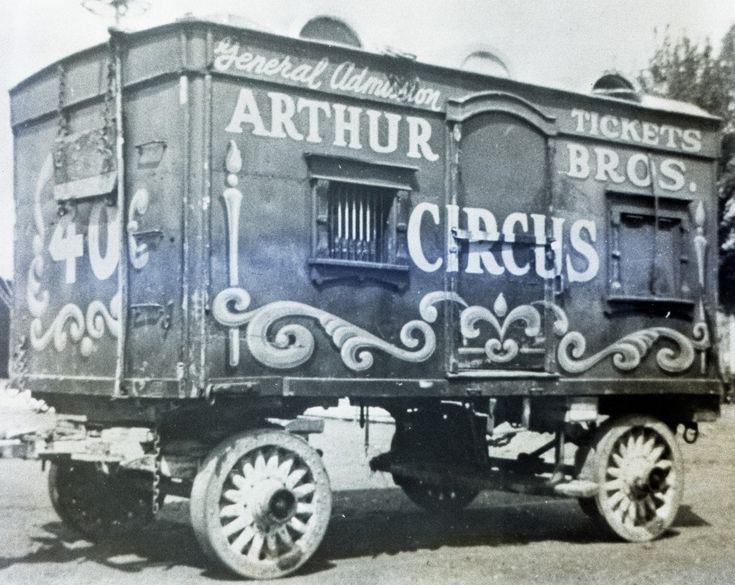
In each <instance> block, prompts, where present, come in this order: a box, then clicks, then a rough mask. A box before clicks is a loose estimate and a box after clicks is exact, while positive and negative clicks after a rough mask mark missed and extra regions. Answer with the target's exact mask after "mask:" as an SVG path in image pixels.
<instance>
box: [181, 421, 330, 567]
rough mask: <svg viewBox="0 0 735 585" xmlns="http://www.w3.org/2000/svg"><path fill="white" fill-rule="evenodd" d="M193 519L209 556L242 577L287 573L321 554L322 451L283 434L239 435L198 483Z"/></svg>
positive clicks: (214, 455)
mask: <svg viewBox="0 0 735 585" xmlns="http://www.w3.org/2000/svg"><path fill="white" fill-rule="evenodd" d="M190 508H191V521H192V526H193V528H194V534H195V535H196V537H197V540H198V541H199V543H200V545H201V546H202V549H203V550H204V552H205V553H206V554H207V555H208V556H209V557H210V558H212V559H213V560H215V561H217V562H219V563H221V564H222V565H224V566H225V567H227V568H228V569H230V570H231V571H233V572H235V573H237V574H239V575H242V576H244V577H249V578H255V579H269V578H275V577H282V576H284V575H287V574H289V573H291V572H293V571H295V570H296V569H298V568H299V567H300V566H301V565H302V564H304V563H305V562H306V561H307V560H308V559H309V558H310V557H311V556H312V555H313V554H314V552H315V551H316V549H317V547H318V546H319V544H320V543H321V540H322V538H323V537H324V533H325V532H326V530H327V524H328V523H329V517H330V514H331V509H332V493H331V489H330V486H329V477H328V476H327V472H326V470H325V469H324V464H323V463H322V460H321V458H320V456H319V454H318V453H317V452H316V451H315V450H314V449H312V448H311V447H310V446H309V445H308V443H306V441H304V440H303V439H301V438H299V437H296V436H294V435H291V434H289V433H286V432H284V431H280V430H256V431H248V432H245V433H241V434H239V435H235V436H233V437H231V438H229V439H227V440H225V441H224V442H222V443H221V444H220V445H218V446H217V447H215V448H214V449H213V450H212V452H211V453H210V454H209V455H208V456H207V458H206V459H205V461H204V463H203V465H202V468H201V471H200V472H199V474H198V475H197V476H196V479H195V480H194V486H193V489H192V493H191V504H190Z"/></svg>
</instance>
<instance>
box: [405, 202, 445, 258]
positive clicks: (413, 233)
mask: <svg viewBox="0 0 735 585" xmlns="http://www.w3.org/2000/svg"><path fill="white" fill-rule="evenodd" d="M424 214H429V215H430V216H431V219H433V220H434V223H435V224H436V225H439V206H438V205H436V204H434V203H427V202H421V203H419V204H418V205H416V207H414V209H413V211H412V212H411V216H410V217H409V218H408V228H407V229H406V238H407V240H408V254H409V256H410V257H411V260H413V263H414V264H415V265H416V266H417V268H418V269H419V270H423V271H424V272H436V271H437V270H439V268H441V265H442V259H441V258H435V259H434V260H433V261H429V260H428V259H427V258H426V255H425V254H424V249H423V247H422V246H421V222H422V220H423V216H424Z"/></svg>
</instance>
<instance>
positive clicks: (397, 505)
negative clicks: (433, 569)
mask: <svg viewBox="0 0 735 585" xmlns="http://www.w3.org/2000/svg"><path fill="white" fill-rule="evenodd" d="M188 511H189V510H188V503H187V502H186V501H182V500H178V501H173V502H170V503H168V504H167V505H166V506H165V507H164V508H163V510H162V513H161V516H160V517H159V519H158V520H157V521H156V522H155V523H153V524H152V525H151V526H150V527H149V528H147V529H145V530H142V531H140V532H139V533H137V534H135V536H134V538H128V539H123V540H116V541H113V542H106V543H98V544H92V543H89V542H86V541H84V540H80V539H79V537H78V535H76V534H75V533H74V532H73V531H72V530H71V529H69V528H67V527H66V526H64V525H63V524H61V522H50V523H47V524H45V525H44V526H42V528H43V530H44V531H45V534H44V535H42V536H40V537H36V538H34V539H33V548H34V552H32V553H29V554H27V555H23V556H19V557H16V558H12V557H0V569H3V568H6V567H9V566H10V565H15V564H31V563H50V564H53V563H78V562H94V563H99V564H101V565H104V566H106V567H110V568H113V569H116V570H119V571H123V572H139V571H142V570H144V569H147V568H149V567H156V566H158V567H164V568H172V567H176V566H190V567H193V568H196V569H199V570H201V571H202V574H203V575H204V576H206V577H210V578H212V579H217V580H229V579H231V578H232V577H231V576H230V575H229V574H227V573H225V572H222V571H219V570H215V569H212V568H211V566H212V565H211V563H209V562H208V561H207V560H206V559H205V557H204V555H203V553H202V552H201V551H200V549H199V546H198V544H197V542H196V540H195V538H194V534H193V532H192V530H191V527H190V525H189V523H188ZM705 525H707V523H706V522H705V521H704V520H703V519H702V518H700V517H699V516H697V515H696V514H695V513H694V512H692V511H691V509H690V508H689V507H688V506H683V507H682V508H681V509H680V512H679V515H678V517H677V521H676V522H675V524H674V527H675V528H677V527H693V526H705ZM675 535H676V532H675V531H674V530H672V531H670V533H669V536H675ZM607 540H609V539H608V538H607V537H606V536H605V535H604V534H602V533H601V532H600V530H599V528H598V527H597V526H596V525H595V524H594V523H593V522H592V521H590V520H589V519H588V518H587V517H586V516H585V515H584V514H583V513H582V512H581V511H580V510H579V508H578V507H577V505H576V502H574V501H571V500H554V499H551V500H544V499H542V498H526V497H523V496H514V495H509V494H494V493H485V494H482V495H481V496H480V498H479V501H478V502H476V503H475V504H473V506H472V507H470V508H469V509H468V510H465V511H464V512H463V513H462V514H459V515H456V516H454V517H453V518H451V519H449V520H447V519H442V518H439V517H437V516H436V515H432V514H430V513H428V512H424V511H422V510H420V509H418V508H417V507H415V506H414V505H413V504H411V503H410V502H409V501H408V500H407V499H406V497H405V496H404V495H403V493H402V492H401V491H400V490H399V489H396V488H390V489H369V490H367V489H366V490H344V491H337V492H335V493H334V508H333V516H332V520H331V524H330V528H329V531H328V533H327V536H326V537H325V539H324V542H323V544H322V546H321V548H320V550H319V552H318V553H317V555H316V556H315V558H314V559H312V561H311V562H309V563H308V564H307V565H306V566H305V567H304V568H302V569H301V570H300V571H299V573H300V574H302V575H304V574H308V573H318V572H322V571H325V570H328V569H330V568H331V567H333V566H334V564H333V563H332V561H334V560H340V559H349V558H356V557H376V556H379V555H384V554H387V555H394V554H398V553H401V552H406V551H416V550H433V549H438V548H440V547H470V546H493V547H502V546H512V545H519V544H529V543H532V542H540V541H561V542H567V543H570V544H576V543H585V542H604V541H607Z"/></svg>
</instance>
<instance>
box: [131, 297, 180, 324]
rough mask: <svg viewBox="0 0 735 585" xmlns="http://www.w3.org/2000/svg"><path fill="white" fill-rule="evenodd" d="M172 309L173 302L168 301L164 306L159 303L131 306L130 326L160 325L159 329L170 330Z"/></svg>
mask: <svg viewBox="0 0 735 585" xmlns="http://www.w3.org/2000/svg"><path fill="white" fill-rule="evenodd" d="M173 307H174V302H173V301H168V302H167V303H166V304H165V305H161V304H160V303H135V304H131V305H130V310H131V313H132V326H133V327H136V326H142V325H155V324H160V325H161V329H163V330H164V331H168V329H170V328H171V319H172V314H173Z"/></svg>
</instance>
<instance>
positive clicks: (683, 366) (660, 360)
mask: <svg viewBox="0 0 735 585" xmlns="http://www.w3.org/2000/svg"><path fill="white" fill-rule="evenodd" d="M660 339H667V340H669V341H670V342H672V343H673V344H674V345H675V346H676V349H672V348H669V347H664V348H662V349H660V350H659V351H658V352H657V353H656V363H657V364H658V366H659V367H660V368H661V369H662V370H664V371H665V372H668V373H670V374H680V373H682V372H685V371H686V370H688V369H689V368H690V367H691V366H692V363H694V356H695V353H694V349H695V347H694V344H693V343H692V341H691V340H690V339H689V338H688V337H686V336H685V335H683V334H682V333H679V332H678V331H675V330H674V329H671V328H669V327H652V328H650V329H643V330H641V331H636V332H635V333H631V334H630V335H626V336H625V337H623V338H622V339H620V340H618V341H616V342H615V343H613V344H612V345H610V346H608V347H606V348H605V349H603V350H602V351H599V352H597V353H596V354H594V355H591V356H589V357H586V358H582V356H583V355H584V352H585V351H586V347H587V343H586V341H585V338H584V336H583V335H582V334H581V333H579V332H578V331H572V332H570V333H568V334H567V335H565V336H564V337H563V338H562V339H561V341H560V342H559V349H558V352H557V360H558V362H559V365H560V366H561V367H562V368H563V369H564V370H565V371H567V372H569V373H571V374H581V373H582V372H585V371H587V370H589V369H590V368H592V367H593V366H595V365H596V364H598V363H599V362H601V361H602V360H604V359H605V358H608V357H610V356H612V361H613V365H614V366H615V367H616V368H617V369H619V370H622V371H625V372H627V371H630V370H634V369H635V368H637V367H638V366H639V365H640V363H641V360H642V359H643V358H644V357H645V356H646V354H648V352H649V351H650V350H651V348H652V347H653V345H654V344H655V343H656V342H657V341H659V340H660Z"/></svg>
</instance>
